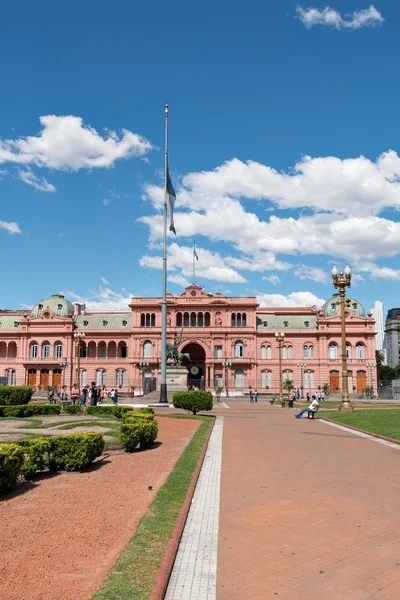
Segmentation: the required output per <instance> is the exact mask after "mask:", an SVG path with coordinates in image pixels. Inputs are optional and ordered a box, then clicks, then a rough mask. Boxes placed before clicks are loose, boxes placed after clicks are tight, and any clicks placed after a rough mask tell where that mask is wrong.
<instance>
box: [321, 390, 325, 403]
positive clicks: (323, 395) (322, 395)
mask: <svg viewBox="0 0 400 600" xmlns="http://www.w3.org/2000/svg"><path fill="white" fill-rule="evenodd" d="M321 400H322V402H325V392H322V394H321Z"/></svg>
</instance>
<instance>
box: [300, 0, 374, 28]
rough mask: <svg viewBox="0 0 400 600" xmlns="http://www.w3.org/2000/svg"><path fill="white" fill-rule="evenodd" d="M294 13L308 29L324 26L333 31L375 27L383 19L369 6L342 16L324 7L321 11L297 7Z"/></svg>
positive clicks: (372, 6) (328, 7) (332, 9)
mask: <svg viewBox="0 0 400 600" xmlns="http://www.w3.org/2000/svg"><path fill="white" fill-rule="evenodd" d="M296 12H297V15H298V18H299V19H300V21H301V22H302V23H303V25H305V26H306V27H307V29H310V28H311V27H314V26H315V25H326V26H328V27H332V28H334V29H360V28H361V27H376V26H377V25H382V23H383V21H384V18H383V17H382V15H381V13H380V12H379V11H378V10H377V9H376V8H375V6H374V5H372V4H371V6H369V7H368V8H365V9H362V10H356V11H354V12H353V13H350V14H345V15H344V16H342V15H341V13H340V12H339V11H337V10H335V9H334V8H331V7H330V6H326V7H325V8H323V9H319V8H307V9H304V8H302V7H301V6H297V8H296Z"/></svg>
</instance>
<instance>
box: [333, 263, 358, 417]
mask: <svg viewBox="0 0 400 600" xmlns="http://www.w3.org/2000/svg"><path fill="white" fill-rule="evenodd" d="M331 273H332V283H333V285H334V286H335V288H336V289H339V296H340V320H341V329H342V405H341V406H340V407H339V410H341V411H343V412H352V411H353V410H354V408H353V407H352V405H351V403H350V398H349V376H348V372H347V354H346V315H345V306H344V305H345V302H346V300H345V297H346V293H345V289H346V287H350V286H351V270H350V267H349V265H346V268H345V270H344V271H340V273H339V271H338V270H337V268H336V266H334V267H333V269H332V271H331Z"/></svg>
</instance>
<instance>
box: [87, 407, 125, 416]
mask: <svg viewBox="0 0 400 600" xmlns="http://www.w3.org/2000/svg"><path fill="white" fill-rule="evenodd" d="M127 412H133V408H132V407H131V406H116V405H114V406H113V405H110V406H89V407H88V408H87V410H86V411H85V414H86V415H94V416H98V417H116V418H117V419H122V416H123V415H124V414H125V413H127Z"/></svg>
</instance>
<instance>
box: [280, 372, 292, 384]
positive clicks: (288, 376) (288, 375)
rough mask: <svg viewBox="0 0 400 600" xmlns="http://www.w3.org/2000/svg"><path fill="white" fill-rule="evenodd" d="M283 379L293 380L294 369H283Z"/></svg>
mask: <svg viewBox="0 0 400 600" xmlns="http://www.w3.org/2000/svg"><path fill="white" fill-rule="evenodd" d="M282 380H283V382H285V381H287V380H289V381H293V372H292V371H283V372H282Z"/></svg>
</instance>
